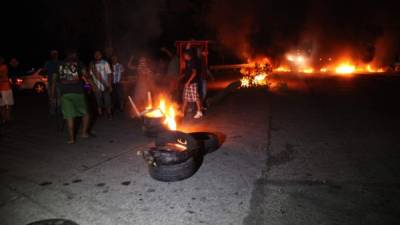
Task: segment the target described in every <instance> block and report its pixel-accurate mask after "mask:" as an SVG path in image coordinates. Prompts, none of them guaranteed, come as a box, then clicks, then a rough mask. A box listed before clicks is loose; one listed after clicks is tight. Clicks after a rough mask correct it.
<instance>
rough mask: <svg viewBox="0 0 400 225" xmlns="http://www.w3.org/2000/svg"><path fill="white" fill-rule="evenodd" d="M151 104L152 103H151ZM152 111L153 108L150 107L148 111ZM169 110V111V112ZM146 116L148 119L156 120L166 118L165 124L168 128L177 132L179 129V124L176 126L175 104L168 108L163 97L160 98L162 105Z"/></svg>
mask: <svg viewBox="0 0 400 225" xmlns="http://www.w3.org/2000/svg"><path fill="white" fill-rule="evenodd" d="M149 104H150V103H149ZM149 108H150V109H151V106H150V105H148V106H147V107H146V109H149ZM167 108H168V110H167ZM146 116H148V117H155V118H161V117H164V124H165V125H166V126H167V127H168V129H170V130H176V129H177V124H176V120H175V117H176V110H175V107H174V105H173V104H169V106H168V107H167V103H166V100H165V99H164V98H163V97H161V98H160V103H159V104H158V107H157V108H156V109H154V110H152V111H150V112H148V113H146Z"/></svg>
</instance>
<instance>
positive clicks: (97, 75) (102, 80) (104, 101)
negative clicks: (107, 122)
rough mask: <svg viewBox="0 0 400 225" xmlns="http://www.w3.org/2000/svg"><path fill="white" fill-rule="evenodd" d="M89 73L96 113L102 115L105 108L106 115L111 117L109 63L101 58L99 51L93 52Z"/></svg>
mask: <svg viewBox="0 0 400 225" xmlns="http://www.w3.org/2000/svg"><path fill="white" fill-rule="evenodd" d="M90 75H91V76H92V80H93V82H94V85H95V87H94V93H95V96H96V102H97V113H98V115H99V116H101V115H103V109H105V110H106V113H107V117H108V118H109V119H111V118H112V111H111V107H112V102H111V92H112V71H111V68H110V64H109V63H108V62H107V61H106V60H104V59H103V55H102V53H101V52H100V51H96V52H95V53H94V62H92V63H91V64H90Z"/></svg>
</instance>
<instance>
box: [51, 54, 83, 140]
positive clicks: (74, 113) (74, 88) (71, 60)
mask: <svg viewBox="0 0 400 225" xmlns="http://www.w3.org/2000/svg"><path fill="white" fill-rule="evenodd" d="M84 74H85V69H84V67H83V66H82V65H81V64H80V63H79V62H78V55H77V54H76V52H74V51H71V52H69V53H68V54H67V58H66V59H65V62H63V63H61V64H60V65H59V66H58V70H57V73H56V74H55V75H54V76H53V82H58V84H59V86H60V92H61V111H62V113H63V115H64V119H65V120H66V121H67V126H68V135H69V139H68V144H73V143H75V136H76V135H75V124H74V122H75V118H76V117H82V133H81V137H82V138H87V137H89V135H88V126H89V114H88V111H87V105H86V99H85V95H84V91H83V85H82V77H83V75H84ZM55 92H56V87H55V85H53V86H52V89H51V98H52V99H54V98H55V97H56V93H55Z"/></svg>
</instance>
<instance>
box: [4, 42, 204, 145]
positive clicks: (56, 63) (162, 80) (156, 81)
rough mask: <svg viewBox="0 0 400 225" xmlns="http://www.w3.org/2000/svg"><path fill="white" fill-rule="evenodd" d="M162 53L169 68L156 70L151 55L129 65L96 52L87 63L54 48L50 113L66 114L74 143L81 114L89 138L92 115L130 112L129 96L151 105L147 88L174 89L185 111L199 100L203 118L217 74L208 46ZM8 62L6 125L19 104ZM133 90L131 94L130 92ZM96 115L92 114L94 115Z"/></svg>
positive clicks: (49, 71) (173, 94) (171, 91)
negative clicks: (129, 79)
mask: <svg viewBox="0 0 400 225" xmlns="http://www.w3.org/2000/svg"><path fill="white" fill-rule="evenodd" d="M161 52H163V53H164V54H165V56H167V58H168V63H167V67H166V68H165V70H162V71H160V70H158V71H156V69H154V67H152V66H151V65H154V64H153V63H152V61H151V60H150V58H149V57H146V55H145V54H141V55H139V57H133V56H132V57H130V59H129V62H128V63H127V65H126V67H127V68H125V66H123V65H122V63H120V61H119V59H118V57H117V56H116V55H114V54H107V57H104V56H103V53H102V52H101V51H95V52H94V54H93V60H92V61H90V62H89V63H88V64H87V65H84V64H83V63H82V62H81V61H80V60H79V58H78V53H77V52H76V51H73V50H71V51H68V52H66V57H65V58H64V59H62V60H61V59H60V57H59V52H58V51H57V50H52V51H51V52H50V59H49V60H48V61H46V63H45V65H44V68H43V69H44V71H45V72H46V73H47V78H48V95H49V111H50V114H52V115H57V113H59V112H61V113H62V116H63V118H64V119H65V121H66V125H67V128H68V133H69V140H68V143H74V142H75V140H76V136H77V135H76V134H75V133H74V131H75V118H77V117H81V118H82V123H81V124H82V129H81V133H80V136H81V137H82V138H87V137H89V136H90V135H89V132H88V129H89V124H90V118H93V117H94V116H95V117H97V118H100V117H104V118H107V119H110V120H111V119H112V118H113V115H114V114H115V113H116V112H119V111H123V110H124V103H125V99H126V98H125V97H126V96H127V95H133V97H134V99H135V102H136V103H137V104H138V105H144V104H146V103H145V102H146V97H147V92H149V91H150V92H157V91H158V90H163V92H166V91H167V92H169V94H170V95H171V97H172V98H173V99H174V100H176V101H181V102H182V105H181V111H182V113H183V114H185V113H186V111H187V110H186V108H187V106H188V103H195V105H196V111H195V113H194V116H193V118H195V119H199V118H201V117H202V116H203V111H204V110H205V109H206V105H205V104H204V103H205V101H204V100H205V97H206V92H207V86H206V80H207V78H208V77H209V76H210V75H211V74H210V73H209V71H208V69H207V63H206V60H204V59H205V58H206V57H207V54H208V52H207V50H205V49H200V48H198V49H196V48H191V47H190V46H187V48H186V49H185V50H184V52H183V54H182V57H183V59H184V66H181V65H180V64H181V63H182V62H181V61H180V58H179V57H178V54H175V53H173V51H170V50H168V49H166V48H162V49H161ZM127 70H129V71H130V72H132V71H134V72H133V74H134V76H133V77H134V82H133V83H129V84H128V85H123V83H122V81H123V80H124V76H125V73H126V72H127ZM8 75H9V74H8V66H7V64H6V63H5V62H4V59H3V58H2V57H0V118H1V122H2V123H5V122H8V121H9V120H10V119H11V108H12V106H13V104H14V99H13V92H12V88H11V85H10V82H9V77H8ZM126 92H129V93H126ZM89 115H90V116H89Z"/></svg>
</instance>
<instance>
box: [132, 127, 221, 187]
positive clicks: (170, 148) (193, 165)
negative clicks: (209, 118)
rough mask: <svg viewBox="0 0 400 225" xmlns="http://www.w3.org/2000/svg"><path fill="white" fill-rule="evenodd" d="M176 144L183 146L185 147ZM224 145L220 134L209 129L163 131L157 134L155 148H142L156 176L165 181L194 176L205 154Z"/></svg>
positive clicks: (143, 154) (141, 153) (150, 169)
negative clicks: (210, 131) (187, 131)
mask: <svg viewBox="0 0 400 225" xmlns="http://www.w3.org/2000/svg"><path fill="white" fill-rule="evenodd" d="M174 146H182V148H181V149H179V148H178V149H177V148H174ZM219 146H220V141H219V139H218V136H217V135H215V134H212V133H207V132H195V133H184V132H181V131H169V130H168V131H163V132H161V133H159V134H158V135H157V136H156V137H155V147H152V148H150V149H147V150H143V151H138V154H139V155H141V156H142V157H143V159H144V160H145V162H146V163H147V165H148V169H149V174H150V176H151V177H152V178H154V179H155V180H159V181H164V182H173V181H180V180H184V179H187V178H189V177H191V176H192V175H193V174H195V173H196V171H197V170H198V169H199V168H200V166H201V163H202V161H203V158H204V155H206V154H208V153H211V152H213V151H215V150H217V149H218V148H219Z"/></svg>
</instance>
